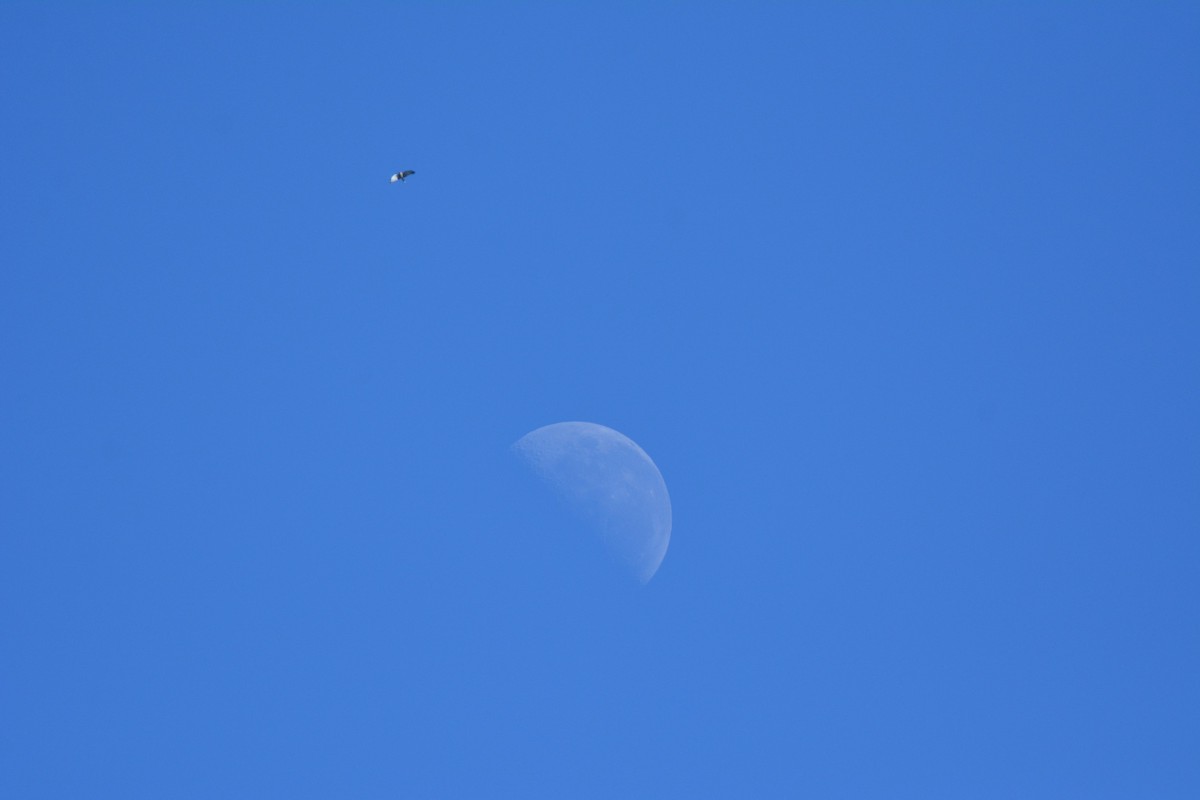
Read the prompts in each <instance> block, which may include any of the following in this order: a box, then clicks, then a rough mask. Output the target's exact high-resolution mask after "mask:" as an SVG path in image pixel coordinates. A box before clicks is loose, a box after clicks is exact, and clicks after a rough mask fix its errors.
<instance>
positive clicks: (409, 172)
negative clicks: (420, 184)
mask: <svg viewBox="0 0 1200 800" xmlns="http://www.w3.org/2000/svg"><path fill="white" fill-rule="evenodd" d="M413 173H414V170H411V169H402V170H400V171H399V172H397V173H396V174H395V175H393V176H392V183H395V182H396V181H403V180H404V179H405V178H407V177H408V176H409V175H412V174H413Z"/></svg>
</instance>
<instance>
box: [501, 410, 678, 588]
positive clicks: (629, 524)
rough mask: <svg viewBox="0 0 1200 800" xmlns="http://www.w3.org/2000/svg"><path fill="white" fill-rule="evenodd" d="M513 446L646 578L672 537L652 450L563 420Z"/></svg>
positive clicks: (666, 499) (643, 580) (614, 552)
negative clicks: (646, 450)
mask: <svg viewBox="0 0 1200 800" xmlns="http://www.w3.org/2000/svg"><path fill="white" fill-rule="evenodd" d="M513 450H514V451H515V452H516V454H517V455H518V456H519V457H520V458H521V459H522V461H524V463H525V464H526V465H527V466H528V467H529V468H530V469H532V470H533V471H534V472H535V473H536V474H537V475H538V476H539V477H540V478H541V479H542V480H543V481H544V482H545V483H546V485H547V486H549V487H550V488H551V489H552V490H553V491H554V493H555V494H556V495H557V496H558V497H559V499H560V500H561V501H562V502H563V503H564V504H565V505H566V506H567V507H568V508H570V509H571V511H572V512H574V513H575V514H576V515H577V516H578V517H579V518H580V519H581V520H583V522H584V523H585V524H586V525H587V527H589V528H590V529H591V530H592V531H594V532H595V533H596V534H597V535H598V536H599V537H600V540H601V541H602V542H603V543H604V545H605V547H606V548H607V549H608V550H609V552H610V553H611V554H612V555H613V556H614V557H615V558H616V560H617V561H619V562H620V563H621V564H622V565H623V566H624V567H625V569H626V570H627V571H628V572H629V574H631V575H632V576H633V577H634V578H636V579H637V580H638V581H639V582H641V583H643V584H644V583H646V582H648V581H649V580H650V579H651V578H652V577H654V573H655V572H657V571H658V567H659V565H660V564H661V563H662V560H663V556H665V555H666V553H667V545H668V544H669V543H670V540H671V499H670V497H669V496H668V495H667V485H666V483H665V482H664V481H663V477H662V474H661V473H660V472H659V471H658V467H656V466H655V465H654V462H653V461H652V460H650V456H648V455H646V452H645V451H644V450H642V448H640V447H638V446H637V444H636V443H635V442H634V441H633V440H632V439H630V438H629V437H627V436H625V435H624V434H622V433H620V432H618V431H615V430H613V429H612V428H606V427H604V426H603V425H597V424H595V423H591V422H558V423H555V424H553V425H547V426H545V427H544V428H538V429H537V430H535V431H531V432H530V433H527V434H525V435H524V436H522V437H521V438H520V439H518V440H517V442H516V443H515V444H513Z"/></svg>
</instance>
